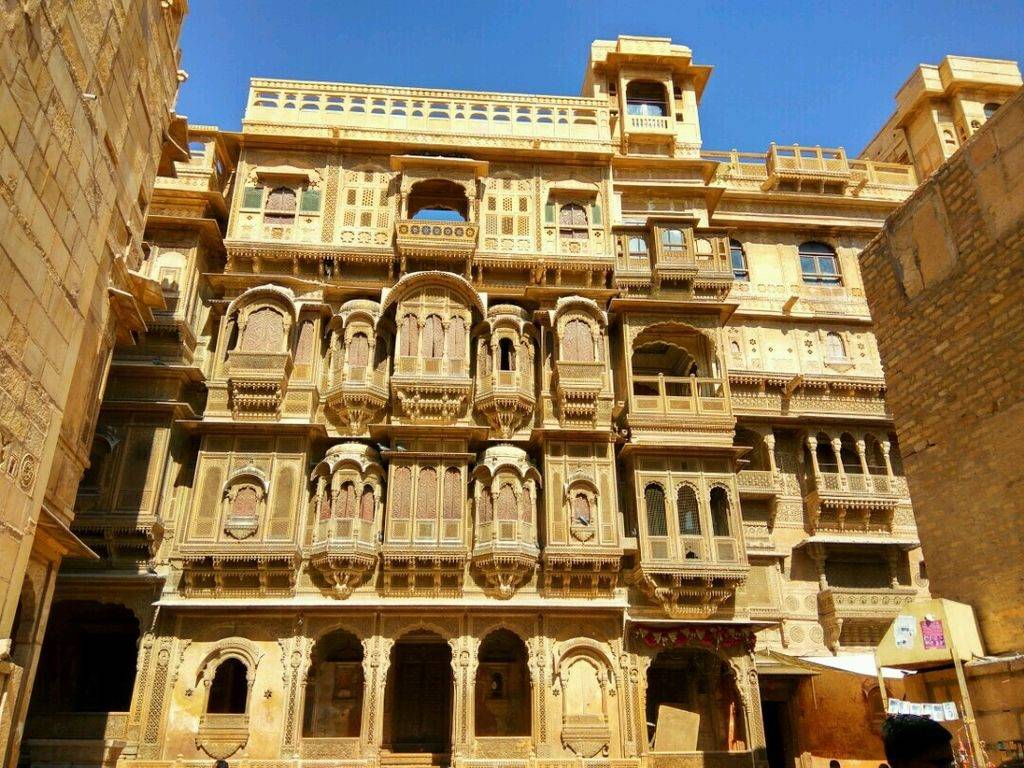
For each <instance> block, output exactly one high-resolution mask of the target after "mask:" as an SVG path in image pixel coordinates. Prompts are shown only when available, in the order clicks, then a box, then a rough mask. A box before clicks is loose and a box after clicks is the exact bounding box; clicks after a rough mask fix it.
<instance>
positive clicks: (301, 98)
mask: <svg viewBox="0 0 1024 768" xmlns="http://www.w3.org/2000/svg"><path fill="white" fill-rule="evenodd" d="M261 124H271V125H295V126H306V127H307V129H306V130H305V131H303V133H308V132H309V127H319V128H321V129H323V130H322V131H321V132H322V133H324V135H330V134H331V131H332V129H342V130H343V131H344V135H345V136H346V137H347V138H356V139H358V138H365V139H367V140H378V141H379V140H381V138H388V137H389V136H388V135H395V137H396V138H398V137H400V136H401V135H403V134H414V135H416V136H417V137H422V136H424V135H427V136H430V137H431V138H432V139H437V140H440V141H442V142H443V143H450V144H468V145H473V144H488V145H490V144H491V143H494V142H495V141H497V142H498V143H499V144H508V145H510V146H519V145H522V146H533V144H534V142H537V141H539V142H540V144H541V145H544V144H546V143H552V144H559V143H562V144H571V145H573V146H574V148H575V149H577V150H579V149H586V148H588V147H587V145H590V146H591V147H592V149H593V150H594V151H608V149H609V147H610V142H611V138H610V130H609V108H608V103H607V102H606V101H604V100H602V99H588V98H580V97H556V96H534V95H521V94H503V93H486V92H479V93H478V92H470V91H444V90H430V89H420V88H393V87H381V86H367V85H351V84H345V83H315V82H298V81H289V80H264V79H253V80H252V81H251V83H250V89H249V100H248V103H247V105H246V110H245V119H244V121H243V125H244V126H245V130H247V131H252V130H259V127H260V126H261ZM314 133H316V131H314ZM381 134H385V135H384V136H382V135H381Z"/></svg>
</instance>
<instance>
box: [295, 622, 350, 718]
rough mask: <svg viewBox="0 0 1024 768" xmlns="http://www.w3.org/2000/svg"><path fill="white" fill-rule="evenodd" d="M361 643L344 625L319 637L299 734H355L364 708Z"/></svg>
mask: <svg viewBox="0 0 1024 768" xmlns="http://www.w3.org/2000/svg"><path fill="white" fill-rule="evenodd" d="M364 684H365V683H364V680H363V645H362V643H361V642H360V641H359V639H358V638H357V637H356V636H355V635H353V634H352V633H351V632H348V631H347V630H344V629H335V630H333V631H331V632H328V633H326V634H324V635H322V636H321V637H319V638H318V639H317V641H316V643H315V644H314V646H313V650H312V653H311V662H310V667H309V672H308V674H307V677H306V699H305V703H304V708H303V724H302V735H303V736H304V737H314V738H324V737H333V738H355V737H358V736H359V735H360V733H361V724H362V711H363V689H364Z"/></svg>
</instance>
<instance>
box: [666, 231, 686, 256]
mask: <svg viewBox="0 0 1024 768" xmlns="http://www.w3.org/2000/svg"><path fill="white" fill-rule="evenodd" d="M684 248H685V240H684V239H683V230H681V229H663V230H661V249H662V250H663V251H682V250H684Z"/></svg>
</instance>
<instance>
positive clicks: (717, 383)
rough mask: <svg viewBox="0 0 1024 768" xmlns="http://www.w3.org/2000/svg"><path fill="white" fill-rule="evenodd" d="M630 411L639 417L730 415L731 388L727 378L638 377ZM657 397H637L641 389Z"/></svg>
mask: <svg viewBox="0 0 1024 768" xmlns="http://www.w3.org/2000/svg"><path fill="white" fill-rule="evenodd" d="M633 385H634V392H633V394H632V396H631V397H630V410H631V412H632V413H635V414H637V415H644V416H650V415H660V416H696V415H701V414H715V415H722V414H726V413H728V412H729V387H728V384H727V382H726V381H725V380H724V379H705V378H698V377H696V376H665V375H664V374H658V375H657V376H634V377H633ZM638 385H639V386H640V387H642V388H643V389H645V390H656V391H657V394H653V393H652V394H637V393H636V388H637V386H638Z"/></svg>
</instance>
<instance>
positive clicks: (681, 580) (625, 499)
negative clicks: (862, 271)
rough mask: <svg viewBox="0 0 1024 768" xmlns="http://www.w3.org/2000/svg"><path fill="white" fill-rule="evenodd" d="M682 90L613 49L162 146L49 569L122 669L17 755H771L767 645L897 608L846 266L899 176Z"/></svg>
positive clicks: (645, 759) (314, 759)
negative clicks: (756, 136)
mask: <svg viewBox="0 0 1024 768" xmlns="http://www.w3.org/2000/svg"><path fill="white" fill-rule="evenodd" d="M709 74H710V68H708V67H704V66H698V65H696V64H694V63H693V61H692V57H691V54H690V51H689V49H687V48H685V47H684V46H681V45H675V44H672V43H670V42H669V41H667V40H664V39H657V38H634V37H620V38H619V39H618V40H616V41H597V42H595V43H594V45H593V48H592V51H591V58H590V62H589V65H588V68H587V75H586V78H585V83H584V95H583V96H581V97H565V98H561V97H551V96H536V97H533V96H517V95H511V94H495V93H465V92H448V91H429V90H420V89H408V88H385V87H370V86H348V85H334V84H327V83H303V82H291V81H276V80H254V81H253V82H252V85H251V90H250V94H249V101H248V106H247V109H246V114H245V119H244V122H243V126H244V127H243V130H242V132H241V133H240V134H228V133H222V132H219V131H217V130H216V129H213V128H209V129H200V130H197V131H195V132H194V137H195V139H196V140H197V141H199V142H200V143H201V144H202V147H201V148H199V149H197V150H194V151H193V160H192V162H191V164H190V165H188V166H185V165H183V164H182V165H180V166H179V167H180V168H182V169H183V170H187V171H188V175H186V176H184V177H183V176H182V175H179V179H178V180H169V179H160V180H159V182H158V184H157V189H156V193H155V198H154V210H153V212H152V214H151V217H150V221H149V227H148V230H147V241H148V243H149V258H148V260H147V262H146V263H145V265H144V270H146V274H147V275H149V276H151V277H153V278H154V279H159V280H161V283H162V286H163V291H164V296H165V300H166V301H167V305H168V308H167V309H166V310H161V311H158V312H157V313H156V316H157V320H158V322H157V323H156V324H155V325H154V326H153V327H152V328H151V329H150V331H149V333H147V334H146V335H145V337H144V338H143V339H142V341H141V344H140V345H139V346H138V347H137V348H135V349H133V350H131V351H130V352H128V351H126V352H125V353H124V354H119V356H118V358H117V360H116V362H115V370H114V373H113V375H112V378H111V382H110V386H109V388H108V391H107V397H106V399H105V400H104V407H103V411H102V414H101V417H100V420H99V423H100V428H99V435H100V437H99V438H98V442H97V447H96V448H95V449H94V457H95V458H94V460H93V464H92V466H91V467H90V470H89V473H90V474H89V476H88V477H89V483H86V484H83V488H82V491H81V493H80V494H79V510H80V516H79V520H78V522H77V523H76V525H77V526H78V530H80V531H81V534H82V535H83V536H85V535H86V534H87V533H88V534H89V535H92V536H93V537H94V539H95V540H96V541H99V540H100V538H102V540H103V542H104V544H105V547H106V548H105V549H103V550H102V551H101V552H100V554H101V555H102V556H103V557H102V560H101V562H100V563H98V564H96V565H91V566H90V565H88V564H86V563H84V562H81V561H69V562H68V563H67V565H66V568H65V571H64V575H63V576H62V579H61V582H60V585H61V587H60V589H61V591H60V592H59V598H60V599H61V600H62V602H61V603H60V604H59V605H58V610H63V608H61V606H65V607H66V608H67V609H68V610H70V609H71V608H73V607H74V606H75V605H78V604H80V603H83V602H84V601H95V600H101V601H103V602H107V603H110V602H113V603H121V604H122V605H124V606H127V608H126V612H127V613H129V614H131V616H123V617H121V619H120V620H121V621H122V624H123V625H124V626H125V627H129V629H127V630H124V631H127V632H128V635H129V636H131V637H132V638H133V639H134V640H137V641H138V648H139V650H138V657H137V664H134V659H133V660H132V671H133V673H134V674H133V675H132V676H131V679H132V681H133V682H129V683H128V685H127V687H126V688H125V690H123V691H122V692H121V697H120V698H117V699H107V700H105V706H107V709H108V711H112V712H116V713H120V714H117V715H111V716H110V717H109V718H107V719H106V720H105V721H104V722H103V723H102V724H98V723H97V722H95V721H87V719H88V718H87V716H83V715H80V714H75V713H76V712H78V711H79V710H77V709H76V707H75V705H74V695H73V692H70V693H68V694H67V695H68V696H69V697H70V698H68V699H66V700H65V699H59V701H60V702H64V701H67V702H69V703H68V704H67V705H66V706H65V705H63V704H61V705H58V706H46V705H44V703H43V702H40V704H39V706H38V708H37V709H34V710H33V717H31V718H30V720H29V724H28V731H27V734H28V737H27V742H26V750H25V751H24V753H23V754H24V755H26V757H25V758H24V759H25V761H26V762H30V763H47V762H52V761H56V760H57V759H58V757H60V756H61V755H63V756H64V757H61V758H60V761H62V762H70V761H73V762H80V763H81V762H89V761H90V758H82V757H76V758H74V759H72V758H71V757H68V756H67V755H70V754H72V752H73V750H74V749H79V748H82V749H84V747H81V744H82V743H86V742H87V743H89V744H95V743H97V740H99V742H102V741H103V740H104V739H106V740H107V741H108V742H109V741H116V742H117V743H118V744H120V745H121V746H119V747H114V748H108V751H107V753H106V756H105V757H103V758H102V760H99V761H100V762H102V761H105V762H108V763H109V762H111V761H112V760H113V759H114V758H115V757H117V756H118V755H119V757H120V762H121V764H123V765H124V766H125V768H129V767H131V768H162V767H163V766H170V765H172V764H182V765H187V766H197V767H198V766H200V765H207V764H208V763H209V761H210V760H211V759H212V758H227V759H230V760H231V761H232V762H233V763H234V762H236V761H240V762H241V764H243V765H259V766H261V768H269V767H270V766H281V768H283V767H284V766H285V765H288V766H297V765H298V766H320V765H328V764H330V765H346V766H348V765H351V766H378V765H385V766H386V765H393V766H398V765H412V764H417V765H419V764H422V765H427V764H431V763H433V764H439V765H448V764H453V765H465V766H467V767H468V766H480V767H481V768H497V767H498V766H500V767H501V768H518V767H521V768H526V767H527V766H545V767H546V768H564V767H565V766H569V765H580V764H581V761H586V763H587V764H588V765H591V766H607V767H608V768H626V766H640V765H646V766H651V767H652V768H678V767H680V766H686V767H689V766H700V765H707V766H715V767H716V768H731V767H732V766H736V767H737V768H738V767H739V766H749V765H751V764H752V763H753V764H755V765H758V766H761V765H766V764H767V760H768V758H767V757H766V754H767V753H766V751H765V748H766V731H765V728H764V724H763V723H764V721H763V719H762V706H761V698H762V689H763V681H761V680H760V678H759V671H761V670H763V669H765V668H766V664H767V666H768V667H770V666H771V664H770V663H769V661H770V659H771V658H779V657H783V656H816V655H817V656H821V655H828V654H833V653H836V654H846V653H850V652H857V651H862V650H864V649H866V648H868V647H870V646H871V645H872V644H873V643H874V642H875V640H876V639H877V637H878V635H879V632H880V631H884V629H885V627H886V625H887V622H888V621H889V620H890V619H891V618H892V616H893V615H894V613H893V610H894V606H898V605H899V604H901V601H904V600H906V599H910V597H911V596H913V595H915V594H923V593H925V592H926V591H927V584H926V582H925V581H924V580H923V576H924V571H923V568H922V567H921V563H920V555H919V551H918V545H917V542H916V533H915V527H914V520H913V515H912V512H911V507H910V500H909V497H908V492H907V487H906V483H905V481H904V480H903V478H902V469H901V465H900V461H899V449H898V447H897V445H896V442H895V439H894V437H893V436H892V434H891V422H890V420H889V416H888V413H887V411H886V407H885V402H884V400H883V393H884V383H883V380H882V371H881V365H880V363H879V359H878V352H877V349H876V347H875V342H874V337H873V336H872V333H871V326H870V318H869V316H868V314H867V308H866V305H865V302H864V295H863V289H862V285H861V282H860V275H859V271H858V263H857V256H858V252H859V250H860V248H861V247H863V245H864V244H865V243H866V242H867V241H868V240H870V238H871V237H872V236H873V234H874V233H875V232H877V230H878V229H879V227H880V226H881V223H882V221H883V219H884V216H885V214H886V213H887V212H888V211H891V210H892V209H893V208H895V206H896V205H897V204H898V203H899V202H900V201H901V200H903V199H904V198H905V197H907V196H908V195H909V194H910V193H911V192H912V191H913V189H914V187H915V184H916V179H915V175H914V171H913V169H912V168H911V167H909V166H905V165H898V164H889V163H876V162H873V161H868V160H851V159H848V158H847V157H846V155H845V153H844V152H842V151H841V150H835V151H833V150H822V149H815V150H808V149H805V148H799V147H793V148H788V147H787V148H781V147H775V146H774V145H773V146H772V148H771V149H770V150H769V152H768V154H767V155H764V156H762V155H757V156H747V155H741V153H715V152H708V151H705V150H703V149H702V143H701V136H700V128H699V120H698V104H699V102H700V99H701V97H702V94H703V90H704V86H705V84H706V82H707V79H708V76H709ZM182 178H188V179H193V178H194V179H195V180H196V183H195V184H194V185H188V186H186V185H183V184H182V183H181V179H182ZM797 214H799V215H797ZM154 361H157V364H156V365H154V364H153V363H154ZM129 435H131V436H133V437H129ZM136 435H137V437H136ZM115 436H116V437H115ZM147 440H148V442H146V441H147ZM137 443H138V444H139V445H140V446H141V447H139V448H138V450H136V449H135V448H133V446H136V444H137ZM146 445H148V446H151V448H152V450H150V451H149V452H148V453H147V452H146V451H145V450H144V448H145V446H146ZM129 491H130V492H129ZM112 499H118V501H111V500H112ZM132 512H134V513H137V514H135V515H134V516H133V515H132V514H130V513H132ZM115 517H116V518H117V519H118V520H121V519H125V520H126V521H128V520H130V524H126V525H122V526H117V525H109V524H107V523H106V522H105V521H106V520H108V519H113V518H115ZM101 523H102V524H103V525H106V527H103V525H101ZM147 526H148V527H147ZM93 531H102V537H100V534H98V533H90V532H93ZM140 540H141V541H142V543H140ZM119 626H121V625H119ZM133 632H134V634H132V633H133ZM48 642H50V641H48ZM772 654H776V656H775V657H773V656H772ZM126 663H128V662H126ZM787 684H792V685H793V686H797V685H798V679H795V678H794V679H791V680H789V683H787ZM851 685H852V686H853V688H856V689H857V693H856V695H858V696H859V695H862V694H864V691H861V690H860V688H859V686H860V683H859V682H857V683H853V684H851ZM773 690H776V689H774V688H773ZM865 701H867V699H865ZM62 707H63V709H62ZM765 711H768V710H765ZM875 714H876V713H874V712H872V711H871V710H870V708H869V706H868V705H867V704H865V705H864V706H863V712H862V713H861V715H863V717H861V718H860V720H855V721H853V723H852V725H850V727H863V728H864V729H865V734H866V732H867V731H866V729H867V728H868V724H869V723H870V722H871V719H872V717H873V716H874V715H875ZM793 717H794V718H796V717H797V714H796V713H795V712H794V714H793ZM47 729H50V730H47ZM76 729H77V730H76ZM44 733H48V734H49V735H47V736H45V737H44V736H43V735H42V734H44ZM83 734H84V735H83ZM767 736H768V737H773V733H769V734H767ZM865 738H866V736H865ZM62 739H66V740H67V742H66V743H65V742H64V741H62ZM72 740H75V743H74V744H72V743H71V741H72ZM90 740H91V741H90ZM62 744H63V746H62ZM122 747H123V749H122ZM62 749H63V750H64V751H63V752H62V751H61V750H62ZM117 750H120V751H119V752H118V755H113V757H112V751H117ZM801 752H802V753H803V754H804V755H805V757H806V758H807V759H808V760H811V759H812V758H813V759H823V760H826V761H827V760H828V759H831V758H842V759H844V760H845V759H846V757H848V756H847V755H843V754H826V753H825V751H822V750H821V749H817V748H814V747H812V746H806V745H805V746H804V747H801ZM868 757H870V758H871V759H870V760H866V762H865V765H868V764H870V765H871V768H874V766H876V765H877V763H878V761H879V760H878V756H875V755H869V756H868ZM853 762H856V761H853ZM810 764H811V763H808V765H810ZM845 765H846V762H844V766H845Z"/></svg>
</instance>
